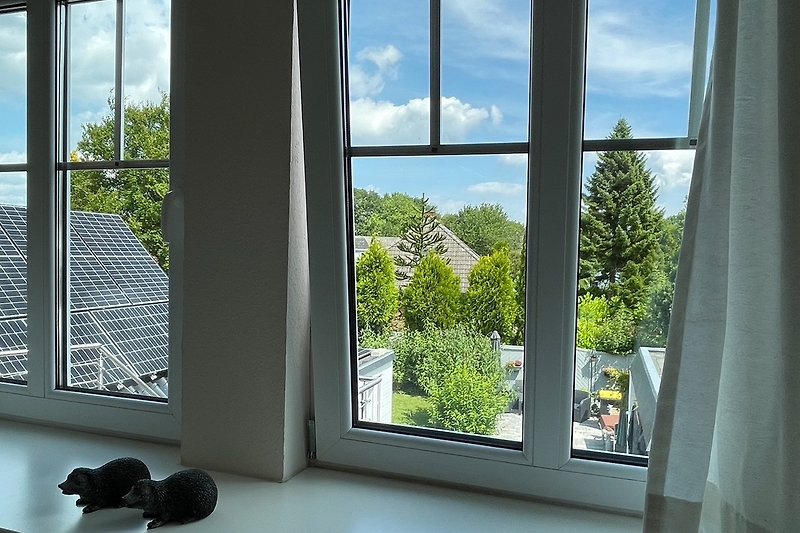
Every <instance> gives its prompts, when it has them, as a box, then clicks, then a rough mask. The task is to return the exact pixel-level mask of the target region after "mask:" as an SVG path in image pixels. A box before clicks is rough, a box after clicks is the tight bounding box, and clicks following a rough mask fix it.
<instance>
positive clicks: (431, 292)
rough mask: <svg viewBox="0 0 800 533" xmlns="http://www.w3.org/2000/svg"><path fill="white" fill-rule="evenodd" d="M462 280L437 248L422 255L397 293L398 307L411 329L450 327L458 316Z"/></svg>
mask: <svg viewBox="0 0 800 533" xmlns="http://www.w3.org/2000/svg"><path fill="white" fill-rule="evenodd" d="M460 299H461V282H460V280H459V279H458V276H457V275H456V274H455V272H453V269H452V268H450V266H449V265H448V264H447V263H446V262H445V261H444V259H442V258H441V256H440V255H439V254H438V253H436V252H429V253H428V255H426V256H425V257H423V258H422V261H420V263H419V265H418V266H417V268H416V269H415V270H414V275H413V276H412V277H411V281H410V282H409V284H408V286H407V287H406V288H405V289H403V291H402V292H401V294H400V307H401V309H402V310H403V318H404V319H405V322H406V326H407V327H408V328H409V329H411V330H422V329H425V328H426V327H437V328H449V327H452V326H453V325H455V323H456V321H457V320H458V318H459V307H460V306H459V304H460Z"/></svg>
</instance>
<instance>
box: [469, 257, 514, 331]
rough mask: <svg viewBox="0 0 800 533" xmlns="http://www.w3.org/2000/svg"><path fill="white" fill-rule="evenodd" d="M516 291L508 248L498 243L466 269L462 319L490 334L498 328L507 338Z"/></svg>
mask: <svg viewBox="0 0 800 533" xmlns="http://www.w3.org/2000/svg"><path fill="white" fill-rule="evenodd" d="M517 308H518V303H517V291H516V289H515V288H514V279H513V277H512V276H511V260H510V259H509V257H508V250H507V249H506V248H505V247H500V248H499V249H497V250H496V251H494V252H492V253H491V255H485V256H483V257H481V258H480V260H479V261H478V263H477V264H476V265H475V266H474V267H472V270H471V271H470V273H469V288H468V289H467V293H466V295H465V299H464V308H463V311H464V322H465V323H467V324H469V325H470V326H471V327H472V328H473V329H474V330H475V331H477V332H479V333H482V334H484V335H489V334H490V333H491V332H492V331H497V332H498V333H499V334H500V337H501V338H503V339H507V340H510V339H511V338H512V336H513V334H514V329H515V321H516V318H517Z"/></svg>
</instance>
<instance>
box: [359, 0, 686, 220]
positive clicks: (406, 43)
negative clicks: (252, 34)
mask: <svg viewBox="0 0 800 533" xmlns="http://www.w3.org/2000/svg"><path fill="white" fill-rule="evenodd" d="M442 5H443V11H442V24H443V28H442V82H441V84H442V97H443V102H442V139H443V141H444V142H499V141H526V140H527V134H526V131H527V123H528V116H527V114H528V109H527V104H528V68H529V67H528V65H529V60H530V59H529V20H530V7H529V2H527V1H524V0H492V1H490V0H452V1H448V0H444V1H443V2H442ZM351 9H352V12H351V16H352V27H351V34H350V37H351V57H350V72H351V76H350V91H351V114H352V133H353V144H354V145H356V146H357V145H370V144H416V143H426V142H427V141H428V133H427V132H428V127H429V126H428V110H427V106H428V83H429V81H428V79H429V74H428V69H429V67H428V65H429V63H428V61H429V60H428V42H429V41H428V16H427V2H426V1H421V0H407V1H404V2H402V3H398V2H393V1H390V0H354V1H353V4H352V8H351ZM694 16H695V2H694V0H671V1H669V2H664V1H663V0H639V1H636V2H631V1H623V0H590V11H589V35H588V44H587V46H588V58H587V63H588V65H587V92H586V115H585V126H584V127H585V137H586V138H587V139H602V138H605V137H606V136H607V135H608V133H609V132H610V131H611V129H612V128H613V126H614V124H615V123H616V122H617V120H618V119H619V118H620V117H623V116H624V117H625V118H626V119H627V120H628V121H629V122H630V123H631V125H632V127H633V132H634V136H635V137H679V136H685V135H686V132H687V122H688V109H689V85H690V77H691V60H692V40H693V32H694ZM647 155H648V166H649V168H650V169H651V170H652V172H653V173H654V175H655V177H656V183H657V184H658V186H659V203H660V204H661V206H662V207H663V208H664V210H665V212H666V213H667V214H672V213H675V212H677V211H679V210H680V209H681V208H682V206H683V202H684V199H685V197H686V194H687V192H688V185H689V180H690V178H691V167H692V161H693V155H694V153H693V151H691V150H687V151H661V152H649V153H648V154H647ZM595 162H596V154H592V153H587V154H586V155H585V158H584V175H585V176H587V175H589V174H591V172H592V170H593V169H594V164H595ZM353 168H354V171H353V174H354V185H355V186H356V187H363V188H367V189H372V190H375V191H377V192H379V193H389V192H394V191H401V192H406V193H408V194H412V195H414V196H419V195H421V194H422V193H425V194H426V195H427V196H429V197H430V198H431V199H432V200H433V202H434V203H435V204H436V205H437V206H438V207H439V210H440V211H442V212H455V211H457V210H458V209H459V208H461V207H462V206H464V205H467V204H472V205H476V204H480V203H482V202H488V203H499V204H501V205H502V206H503V207H504V208H505V209H506V212H508V214H509V216H511V218H514V219H516V220H520V221H522V220H524V216H525V209H526V207H525V198H524V193H525V183H526V158H525V157H524V156H497V157H496V156H480V157H478V156H473V157H453V158H445V159H443V158H423V157H419V158H397V157H395V158H368V159H367V158H364V159H360V160H357V161H356V162H355V163H354V167H353Z"/></svg>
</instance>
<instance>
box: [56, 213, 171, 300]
mask: <svg viewBox="0 0 800 533" xmlns="http://www.w3.org/2000/svg"><path fill="white" fill-rule="evenodd" d="M70 222H71V226H72V231H74V232H75V233H76V234H77V236H78V237H79V238H80V239H81V240H82V241H83V242H84V243H85V244H86V246H88V247H89V249H90V250H91V251H92V254H93V255H94V256H95V257H96V258H97V260H98V261H99V263H100V264H101V265H102V267H103V268H104V269H105V270H106V271H107V272H108V273H109V275H110V276H111V279H113V280H114V282H115V283H116V284H117V285H118V286H119V288H120V289H121V290H122V293H123V294H124V295H125V297H126V298H128V300H129V301H130V302H131V303H146V302H157V301H167V299H168V298H169V292H168V279H167V275H166V274H165V273H164V271H163V270H161V268H160V267H159V266H158V263H156V261H155V260H154V259H153V258H152V257H151V256H150V254H149V253H148V252H147V250H146V249H145V248H144V246H142V243H140V242H139V240H138V239H137V238H136V236H135V235H134V234H133V232H131V230H130V229H129V228H128V226H127V225H126V224H125V221H124V220H122V218H121V217H120V216H119V215H109V214H103V213H84V212H80V211H75V212H73V213H72V214H71V216H70Z"/></svg>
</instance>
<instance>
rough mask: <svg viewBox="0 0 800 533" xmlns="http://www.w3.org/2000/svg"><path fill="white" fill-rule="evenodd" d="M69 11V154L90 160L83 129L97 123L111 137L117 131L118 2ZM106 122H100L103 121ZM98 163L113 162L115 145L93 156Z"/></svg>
mask: <svg viewBox="0 0 800 533" xmlns="http://www.w3.org/2000/svg"><path fill="white" fill-rule="evenodd" d="M68 10H69V34H68V35H69V42H68V43H67V46H68V62H69V64H68V73H69V74H68V79H67V83H68V85H69V91H68V94H69V102H68V105H69V107H68V109H69V131H68V132H66V133H67V138H68V148H69V153H70V154H73V153H74V152H75V151H77V152H78V153H77V154H76V155H71V157H72V158H75V157H78V158H80V159H81V160H86V159H88V158H89V156H88V155H87V154H86V153H84V152H85V151H86V149H85V148H86V147H85V146H84V145H82V144H80V142H79V141H80V140H81V136H82V135H83V127H84V125H87V124H94V125H95V126H96V127H98V128H99V129H100V130H101V131H103V132H106V133H105V134H106V135H108V136H109V137H111V135H112V132H113V130H114V114H113V112H109V111H113V107H114V78H115V72H114V61H115V35H116V2H114V1H113V0H101V1H98V2H86V3H80V4H72V5H69V6H68ZM101 117H104V120H103V121H102V122H100V120H99V119H100V118H101ZM91 158H92V159H94V160H107V161H110V160H113V159H114V150H113V144H111V145H108V148H107V151H106V152H104V153H102V154H99V155H95V154H92V156H91Z"/></svg>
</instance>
